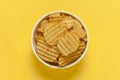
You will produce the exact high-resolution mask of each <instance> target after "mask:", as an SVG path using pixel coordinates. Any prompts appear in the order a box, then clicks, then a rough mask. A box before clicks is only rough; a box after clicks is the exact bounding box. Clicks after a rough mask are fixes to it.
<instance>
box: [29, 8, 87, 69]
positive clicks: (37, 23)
mask: <svg viewBox="0 0 120 80" xmlns="http://www.w3.org/2000/svg"><path fill="white" fill-rule="evenodd" d="M56 12H60V13H65V14H68V15H70V16H72V17H74V18H75V19H77V20H78V21H79V22H80V23H81V24H82V26H83V27H84V29H85V31H86V35H87V44H86V48H85V50H84V52H83V53H82V55H81V56H80V57H79V58H78V59H77V60H76V61H74V62H72V63H71V64H69V65H66V66H64V67H59V66H54V65H50V64H49V63H47V62H45V61H43V60H42V59H41V58H40V57H38V55H37V53H36V50H35V41H34V34H35V31H36V28H37V27H38V25H39V23H40V22H41V21H42V20H43V19H44V18H45V17H47V16H48V15H49V14H53V13H56ZM31 45H32V50H33V52H34V55H35V56H36V57H37V59H38V60H39V61H40V62H42V63H43V64H44V65H46V66H49V67H51V68H56V69H64V68H69V67H72V66H73V65H75V64H77V63H78V62H80V61H81V60H82V59H83V57H84V56H85V54H86V51H87V50H88V45H89V36H88V30H87V28H86V25H85V24H84V23H83V21H82V20H81V19H80V18H79V17H78V16H76V15H75V14H73V13H71V12H68V11H63V10H57V11H51V12H48V13H46V14H44V15H43V16H42V17H40V18H39V19H38V21H37V22H36V24H35V25H34V27H33V29H32V35H31Z"/></svg>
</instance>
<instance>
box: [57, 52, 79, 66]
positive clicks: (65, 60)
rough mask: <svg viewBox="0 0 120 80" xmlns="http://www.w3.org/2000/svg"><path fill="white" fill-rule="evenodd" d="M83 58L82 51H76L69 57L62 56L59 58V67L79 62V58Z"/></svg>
mask: <svg viewBox="0 0 120 80" xmlns="http://www.w3.org/2000/svg"><path fill="white" fill-rule="evenodd" d="M80 56H81V51H79V50H78V51H76V52H74V53H72V54H70V55H68V56H62V55H61V56H60V57H59V62H58V64H59V66H66V65H68V64H70V63H72V62H73V61H75V60H77V59H78V58H79V57H80Z"/></svg>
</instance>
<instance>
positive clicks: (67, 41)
mask: <svg viewBox="0 0 120 80" xmlns="http://www.w3.org/2000/svg"><path fill="white" fill-rule="evenodd" d="M78 43H79V38H78V37H77V36H76V35H75V34H73V33H71V32H66V33H65V35H64V36H62V37H60V38H59V40H58V43H57V48H58V50H59V51H60V53H61V54H62V55H64V56H67V55H69V54H71V53H72V52H75V51H76V50H77V48H78V46H79V45H78Z"/></svg>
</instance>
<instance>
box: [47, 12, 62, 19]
mask: <svg viewBox="0 0 120 80" xmlns="http://www.w3.org/2000/svg"><path fill="white" fill-rule="evenodd" d="M59 16H60V13H59V12H56V13H53V14H49V15H48V17H49V18H54V17H59Z"/></svg>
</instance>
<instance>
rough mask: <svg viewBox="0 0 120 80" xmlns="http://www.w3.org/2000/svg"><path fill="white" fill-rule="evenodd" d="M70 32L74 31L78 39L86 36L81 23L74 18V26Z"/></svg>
mask: <svg viewBox="0 0 120 80" xmlns="http://www.w3.org/2000/svg"><path fill="white" fill-rule="evenodd" d="M71 32H72V33H75V34H76V35H77V36H78V37H79V38H80V39H81V38H84V37H85V36H86V32H85V30H84V29H83V27H82V25H81V24H80V22H78V21H77V20H75V19H74V26H73V28H72V29H71Z"/></svg>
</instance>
